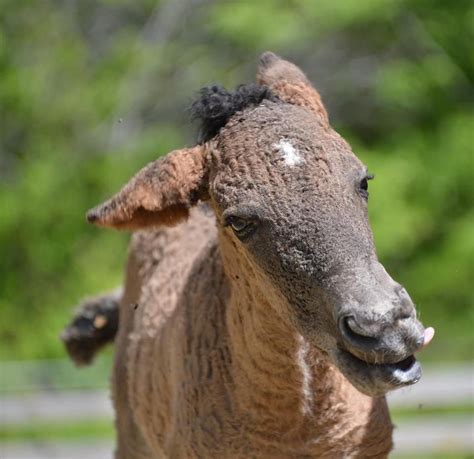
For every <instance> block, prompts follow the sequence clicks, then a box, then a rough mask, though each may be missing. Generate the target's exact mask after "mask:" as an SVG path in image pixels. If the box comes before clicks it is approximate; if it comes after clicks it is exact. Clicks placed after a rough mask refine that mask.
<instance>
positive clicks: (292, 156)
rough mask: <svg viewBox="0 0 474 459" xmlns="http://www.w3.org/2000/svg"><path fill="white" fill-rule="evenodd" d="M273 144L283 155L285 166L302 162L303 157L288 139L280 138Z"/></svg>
mask: <svg viewBox="0 0 474 459" xmlns="http://www.w3.org/2000/svg"><path fill="white" fill-rule="evenodd" d="M273 146H274V147H276V148H278V150H279V152H280V153H281V154H282V155H283V158H284V159H285V164H286V165H287V166H291V167H293V166H297V165H298V164H301V163H303V162H304V160H303V158H302V157H301V156H300V154H299V153H298V150H297V149H296V148H295V147H294V146H293V145H292V144H291V142H289V141H288V140H285V139H281V140H280V141H279V142H278V143H275V144H274V145H273Z"/></svg>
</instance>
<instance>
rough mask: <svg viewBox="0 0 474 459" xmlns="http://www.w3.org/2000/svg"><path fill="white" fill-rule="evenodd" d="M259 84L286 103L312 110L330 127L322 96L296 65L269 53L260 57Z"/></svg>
mask: <svg viewBox="0 0 474 459" xmlns="http://www.w3.org/2000/svg"><path fill="white" fill-rule="evenodd" d="M257 83H258V84H260V85H265V86H268V87H270V89H271V90H272V92H273V93H275V94H276V95H277V96H278V97H279V98H280V99H282V100H284V101H285V102H288V103H290V104H293V105H300V106H302V107H306V108H308V109H310V110H311V111H313V112H314V113H315V114H316V115H317V116H318V118H319V119H320V120H321V122H322V124H323V125H324V126H326V127H328V126H329V120H328V114H327V112H326V109H325V108H324V105H323V103H322V101H321V96H320V95H319V93H318V91H316V89H315V88H314V87H313V86H312V84H311V83H310V82H309V80H308V79H307V78H306V75H305V74H304V73H303V72H302V71H301V70H300V69H299V68H298V67H297V66H296V65H295V64H292V63H291V62H288V61H285V60H284V59H282V58H281V57H279V56H277V55H276V54H274V53H272V52H270V51H267V52H265V53H263V54H262V55H261V56H260V60H259V65H258V70H257Z"/></svg>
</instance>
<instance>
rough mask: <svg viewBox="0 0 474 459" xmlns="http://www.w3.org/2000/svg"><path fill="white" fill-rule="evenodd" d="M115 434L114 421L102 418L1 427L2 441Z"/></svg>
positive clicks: (109, 435) (70, 438)
mask: <svg viewBox="0 0 474 459" xmlns="http://www.w3.org/2000/svg"><path fill="white" fill-rule="evenodd" d="M113 436H114V426H113V422H112V421H110V420H101V419H98V420H87V421H76V422H67V423H64V422H61V421H58V422H48V423H34V424H23V425H19V426H1V427H0V441H18V442H19V441H32V440H43V441H47V440H77V439H93V438H96V439H104V438H110V439H112V438H113Z"/></svg>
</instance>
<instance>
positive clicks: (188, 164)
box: [87, 146, 207, 230]
mask: <svg viewBox="0 0 474 459" xmlns="http://www.w3.org/2000/svg"><path fill="white" fill-rule="evenodd" d="M206 190H207V170H206V154H205V149H204V147H203V146H197V147H194V148H186V149H182V150H176V151H173V152H171V153H168V154H167V155H166V156H165V157H163V158H161V159H157V160H156V161H153V162H151V163H150V164H148V165H147V166H145V167H144V168H143V169H142V170H141V171H139V172H138V173H137V174H136V175H135V176H134V177H133V178H132V179H131V180H130V181H129V182H128V183H127V184H126V185H125V186H124V187H123V188H122V190H121V191H120V192H119V193H117V194H116V195H115V196H114V197H112V198H111V199H109V200H108V201H106V202H104V203H103V204H100V205H99V206H97V207H95V208H94V209H92V210H90V211H89V212H88V213H87V220H88V221H89V222H91V223H95V224H96V225H99V226H105V227H111V228H117V229H129V230H134V229H141V228H145V227H149V226H158V225H165V226H173V225H175V224H176V223H178V222H179V221H181V220H183V219H185V218H187V217H188V215H189V209H190V207H191V206H192V205H194V204H196V203H197V201H198V200H199V199H200V198H205V197H206V193H207V191H206Z"/></svg>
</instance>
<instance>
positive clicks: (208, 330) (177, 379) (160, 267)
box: [113, 209, 392, 459]
mask: <svg viewBox="0 0 474 459" xmlns="http://www.w3.org/2000/svg"><path fill="white" fill-rule="evenodd" d="M221 241H222V239H221ZM222 244H223V245H221V248H220V249H218V241H217V236H216V231H215V222H214V218H213V216H212V215H209V212H205V211H203V210H202V209H196V210H195V211H193V212H191V217H190V219H189V220H188V221H187V222H186V223H183V224H181V225H180V226H178V227H176V228H170V229H166V230H165V229H163V230H158V231H156V232H150V233H138V234H137V235H136V236H135V237H134V240H133V243H132V249H131V250H132V252H131V258H130V262H129V268H128V273H129V274H128V276H127V281H126V284H125V291H126V292H133V294H132V293H128V294H127V293H126V296H125V297H124V300H123V302H122V310H123V311H125V313H124V314H122V315H121V323H120V327H121V328H120V334H119V337H118V342H117V344H116V345H117V351H116V369H115V372H114V384H113V387H114V394H115V395H114V399H115V406H116V410H117V428H118V437H117V438H118V444H119V449H118V452H117V458H120V459H122V458H123V459H124V458H127V459H135V458H159V457H170V458H193V457H194V458H282V459H283V458H310V457H327V458H337V457H360V458H366V457H385V456H386V455H387V454H388V452H389V450H390V449H391V431H392V426H391V423H390V419H389V415H388V411H387V406H386V403H385V399H384V398H377V399H373V398H370V397H368V396H365V395H363V394H361V393H360V392H358V391H357V390H356V389H354V387H353V386H352V385H351V384H350V383H349V382H348V381H347V380H346V379H345V378H344V377H343V376H342V375H341V374H340V373H339V372H338V370H337V369H336V368H335V367H334V366H333V365H332V364H331V362H330V361H329V359H328V358H327V357H326V356H324V355H323V354H321V353H320V352H318V351H317V350H316V349H311V350H309V351H308V353H307V355H305V356H304V359H305V361H306V364H307V365H308V367H309V373H310V374H309V379H310V381H311V385H310V390H311V396H310V397H309V399H308V396H307V395H305V394H304V391H303V389H302V385H303V375H302V371H303V370H302V368H301V366H300V364H299V363H298V359H297V357H296V356H297V354H298V352H299V351H300V349H301V346H303V345H304V344H303V342H302V341H301V340H302V338H301V335H300V334H299V333H298V332H297V330H296V329H295V327H294V326H293V325H292V324H291V323H290V322H288V320H285V318H284V317H282V316H278V317H275V316H273V315H272V314H269V311H270V310H273V307H272V306H271V305H270V304H269V303H270V302H271V301H278V298H277V296H278V295H276V294H275V293H271V295H270V296H269V293H270V292H271V286H269V285H266V283H265V282H264V281H263V277H262V275H261V274H260V273H259V272H258V269H256V268H255V266H253V265H252V264H251V263H248V264H247V266H246V268H245V269H246V271H247V272H242V271H241V270H240V269H239V268H237V267H236V265H235V263H233V262H232V260H233V259H234V256H236V254H235V250H236V249H235V247H234V248H233V249H232V248H231V247H229V245H232V242H231V241H229V240H224V241H222ZM221 253H223V254H226V255H224V257H221ZM223 265H225V268H224V266H223ZM137 273H138V277H137ZM135 303H137V304H138V305H139V306H138V308H136V309H135V308H134V307H133V305H134V304H135ZM122 318H123V319H122ZM307 376H308V375H307Z"/></svg>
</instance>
